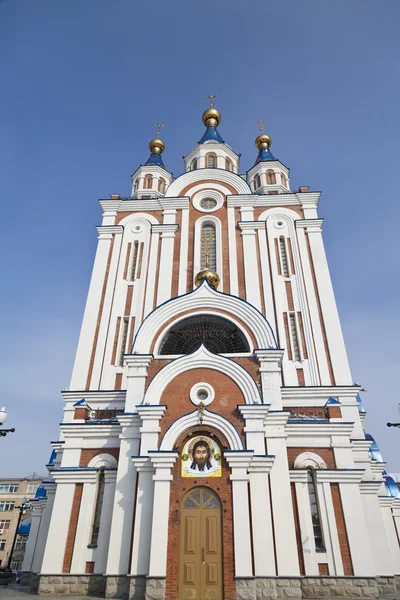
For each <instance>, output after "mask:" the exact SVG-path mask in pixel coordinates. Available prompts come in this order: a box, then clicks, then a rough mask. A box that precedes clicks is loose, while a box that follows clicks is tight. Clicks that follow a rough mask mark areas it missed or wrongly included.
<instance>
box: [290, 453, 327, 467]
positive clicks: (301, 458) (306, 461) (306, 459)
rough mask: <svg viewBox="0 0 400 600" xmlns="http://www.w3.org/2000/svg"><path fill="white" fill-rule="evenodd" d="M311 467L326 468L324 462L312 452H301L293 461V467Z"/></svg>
mask: <svg viewBox="0 0 400 600" xmlns="http://www.w3.org/2000/svg"><path fill="white" fill-rule="evenodd" d="M308 467H312V468H313V469H326V468H327V466H326V462H325V461H324V460H323V459H322V458H321V457H320V456H319V455H318V454H315V453H314V452H302V454H299V455H298V456H297V458H296V460H295V461H294V468H295V469H307V468H308Z"/></svg>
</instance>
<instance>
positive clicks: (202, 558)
mask: <svg viewBox="0 0 400 600" xmlns="http://www.w3.org/2000/svg"><path fill="white" fill-rule="evenodd" d="M201 562H202V563H203V565H204V548H202V549H201Z"/></svg>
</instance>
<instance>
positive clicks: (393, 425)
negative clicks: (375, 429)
mask: <svg viewBox="0 0 400 600" xmlns="http://www.w3.org/2000/svg"><path fill="white" fill-rule="evenodd" d="M397 410H398V411H399V413H400V402H399V404H398V405H397ZM386 426H387V427H400V423H386Z"/></svg>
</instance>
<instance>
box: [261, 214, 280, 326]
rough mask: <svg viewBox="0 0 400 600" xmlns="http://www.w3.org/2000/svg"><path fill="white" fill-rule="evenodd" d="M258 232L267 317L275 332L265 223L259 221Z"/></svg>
mask: <svg viewBox="0 0 400 600" xmlns="http://www.w3.org/2000/svg"><path fill="white" fill-rule="evenodd" d="M257 230H258V243H259V246H260V264H261V277H262V284H263V289H264V304H265V316H266V318H267V319H268V321H269V323H270V324H271V327H272V328H273V329H274V331H276V330H277V324H276V317H275V308H274V297H273V292H272V285H271V273H270V268H269V260H268V254H269V253H268V245H267V229H266V226H265V221H259V225H258V227H257Z"/></svg>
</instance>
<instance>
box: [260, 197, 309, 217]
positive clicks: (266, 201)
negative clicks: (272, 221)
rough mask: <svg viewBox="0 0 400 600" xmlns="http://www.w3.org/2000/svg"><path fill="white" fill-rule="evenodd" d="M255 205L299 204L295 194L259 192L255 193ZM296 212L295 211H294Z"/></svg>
mask: <svg viewBox="0 0 400 600" xmlns="http://www.w3.org/2000/svg"><path fill="white" fill-rule="evenodd" d="M255 205H256V206H265V207H268V206H289V207H290V206H300V202H299V201H298V199H297V196H296V194H292V193H285V194H259V195H256V204H255ZM296 214H297V213H296Z"/></svg>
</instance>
